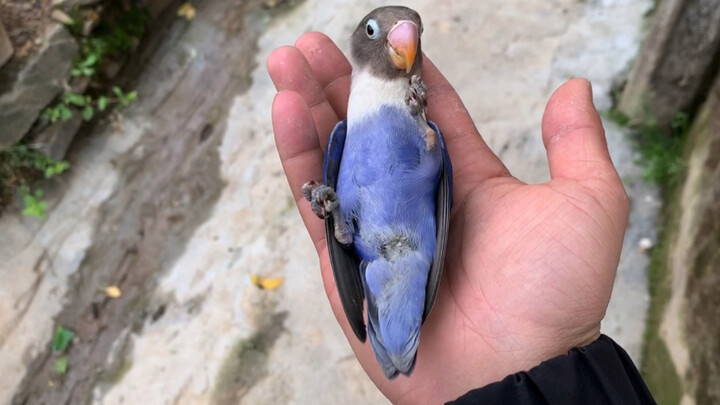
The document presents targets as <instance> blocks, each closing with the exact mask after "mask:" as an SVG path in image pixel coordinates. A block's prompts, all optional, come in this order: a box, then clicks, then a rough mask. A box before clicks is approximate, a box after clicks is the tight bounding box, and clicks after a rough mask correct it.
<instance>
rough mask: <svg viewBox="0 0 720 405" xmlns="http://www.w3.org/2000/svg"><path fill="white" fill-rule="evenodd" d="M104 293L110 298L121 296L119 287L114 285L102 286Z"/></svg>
mask: <svg viewBox="0 0 720 405" xmlns="http://www.w3.org/2000/svg"><path fill="white" fill-rule="evenodd" d="M104 291H105V295H107V296H108V297H110V298H120V297H121V296H122V291H120V287H118V286H116V285H109V286H107V287H105V288H104Z"/></svg>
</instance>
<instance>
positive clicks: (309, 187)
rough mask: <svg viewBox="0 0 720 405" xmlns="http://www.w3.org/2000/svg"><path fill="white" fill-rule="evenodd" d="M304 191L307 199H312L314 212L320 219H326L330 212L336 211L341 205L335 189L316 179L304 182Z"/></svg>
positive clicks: (311, 204) (311, 203)
mask: <svg viewBox="0 0 720 405" xmlns="http://www.w3.org/2000/svg"><path fill="white" fill-rule="evenodd" d="M302 192H303V195H304V196H305V199H306V200H308V201H310V206H311V207H312V210H313V212H314V213H315V215H317V216H318V218H320V219H325V217H326V216H327V215H328V214H329V213H332V212H333V211H335V210H336V209H337V208H338V206H339V203H338V197H337V194H336V193H335V190H333V189H332V187H328V186H326V185H324V184H320V183H318V182H316V181H314V180H310V181H308V182H307V183H305V184H303V187H302Z"/></svg>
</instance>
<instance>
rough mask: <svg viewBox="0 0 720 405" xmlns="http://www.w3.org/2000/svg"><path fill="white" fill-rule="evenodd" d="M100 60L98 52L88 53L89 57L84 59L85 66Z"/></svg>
mask: <svg viewBox="0 0 720 405" xmlns="http://www.w3.org/2000/svg"><path fill="white" fill-rule="evenodd" d="M97 61H98V55H97V54H96V53H91V54H90V55H88V57H87V58H86V59H85V60H84V61H83V63H82V65H83V66H92V65H94V64H95V62H97Z"/></svg>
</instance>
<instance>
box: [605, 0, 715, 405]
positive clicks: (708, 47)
mask: <svg viewBox="0 0 720 405" xmlns="http://www.w3.org/2000/svg"><path fill="white" fill-rule="evenodd" d="M719 65H720V0H662V1H660V2H658V4H657V6H656V10H655V13H654V16H653V23H652V26H651V29H650V31H649V33H648V35H647V37H646V39H645V42H644V44H643V47H642V50H641V53H640V55H639V57H638V59H637V61H636V62H635V65H634V67H633V70H632V73H631V76H630V78H629V81H628V83H627V86H626V88H625V89H624V92H623V94H622V97H621V100H620V103H619V105H618V106H617V108H618V110H619V111H620V112H622V113H625V114H626V115H627V116H628V117H629V118H630V123H631V124H633V123H635V124H642V123H646V122H648V120H652V119H656V120H657V123H658V124H659V125H660V128H665V129H667V128H668V127H669V126H670V123H671V122H672V120H673V118H674V116H675V114H677V113H678V112H684V113H688V114H689V115H690V116H691V117H694V119H693V122H692V125H691V127H690V131H689V133H688V135H687V139H686V145H685V154H684V160H685V163H686V170H685V173H684V177H683V179H682V181H681V182H680V184H679V185H677V186H676V187H675V188H674V190H667V191H668V194H667V199H666V201H665V205H666V209H665V211H666V217H665V219H664V224H663V227H664V229H665V235H666V236H665V238H664V239H665V240H664V244H665V249H660V250H658V251H657V252H656V253H655V255H656V257H655V261H656V262H657V263H659V267H661V269H656V270H655V271H656V272H658V274H660V275H659V276H658V279H657V280H656V283H657V285H659V286H661V287H656V288H655V290H656V292H655V293H654V296H653V297H652V303H651V305H652V308H651V313H653V312H656V313H659V314H661V315H660V324H659V328H658V329H655V326H653V325H652V324H651V325H650V326H649V329H650V330H649V334H648V335H647V336H650V337H648V338H647V339H646V344H647V345H648V346H647V350H646V352H645V356H649V357H650V358H655V361H649V362H646V363H644V366H645V369H644V370H643V372H645V373H646V377H647V378H648V382H649V384H650V385H651V387H650V388H651V390H654V391H655V393H656V395H657V399H658V400H659V402H660V403H661V404H663V405H665V404H668V405H670V404H673V405H675V404H676V403H677V401H678V398H680V397H681V399H679V402H680V403H681V404H683V405H692V404H717V403H720V324H719V323H718V319H720V74H719V72H718V66H719ZM669 133H670V131H668V134H669ZM668 136H670V135H668ZM667 291H669V296H666V292H667ZM656 334H657V335H656ZM658 339H659V340H658ZM658 341H661V342H662V344H661V345H660V346H662V345H663V344H664V347H662V348H661V347H659V346H658V345H657V344H655V342H658ZM651 342H652V343H651ZM665 347H666V348H667V354H669V359H668V360H665V359H666V357H667V355H666V354H665ZM659 364H660V365H662V367H660V366H659ZM673 369H674V370H673ZM670 374H673V375H672V376H670ZM675 374H676V376H677V377H679V381H678V380H677V377H676V376H675ZM676 381H677V382H676ZM669 382H672V384H670V383H669ZM675 385H679V387H675ZM678 391H680V392H679V393H678Z"/></svg>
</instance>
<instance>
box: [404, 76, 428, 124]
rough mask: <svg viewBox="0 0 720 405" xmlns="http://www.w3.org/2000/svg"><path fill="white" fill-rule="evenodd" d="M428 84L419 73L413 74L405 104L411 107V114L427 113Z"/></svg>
mask: <svg viewBox="0 0 720 405" xmlns="http://www.w3.org/2000/svg"><path fill="white" fill-rule="evenodd" d="M426 93H427V86H426V85H425V83H424V82H423V81H422V79H421V78H420V76H419V75H412V77H411V78H410V87H409V88H408V91H407V94H405V104H407V106H408V108H409V109H410V114H412V115H418V114H424V113H425V107H426V106H427V95H426Z"/></svg>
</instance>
